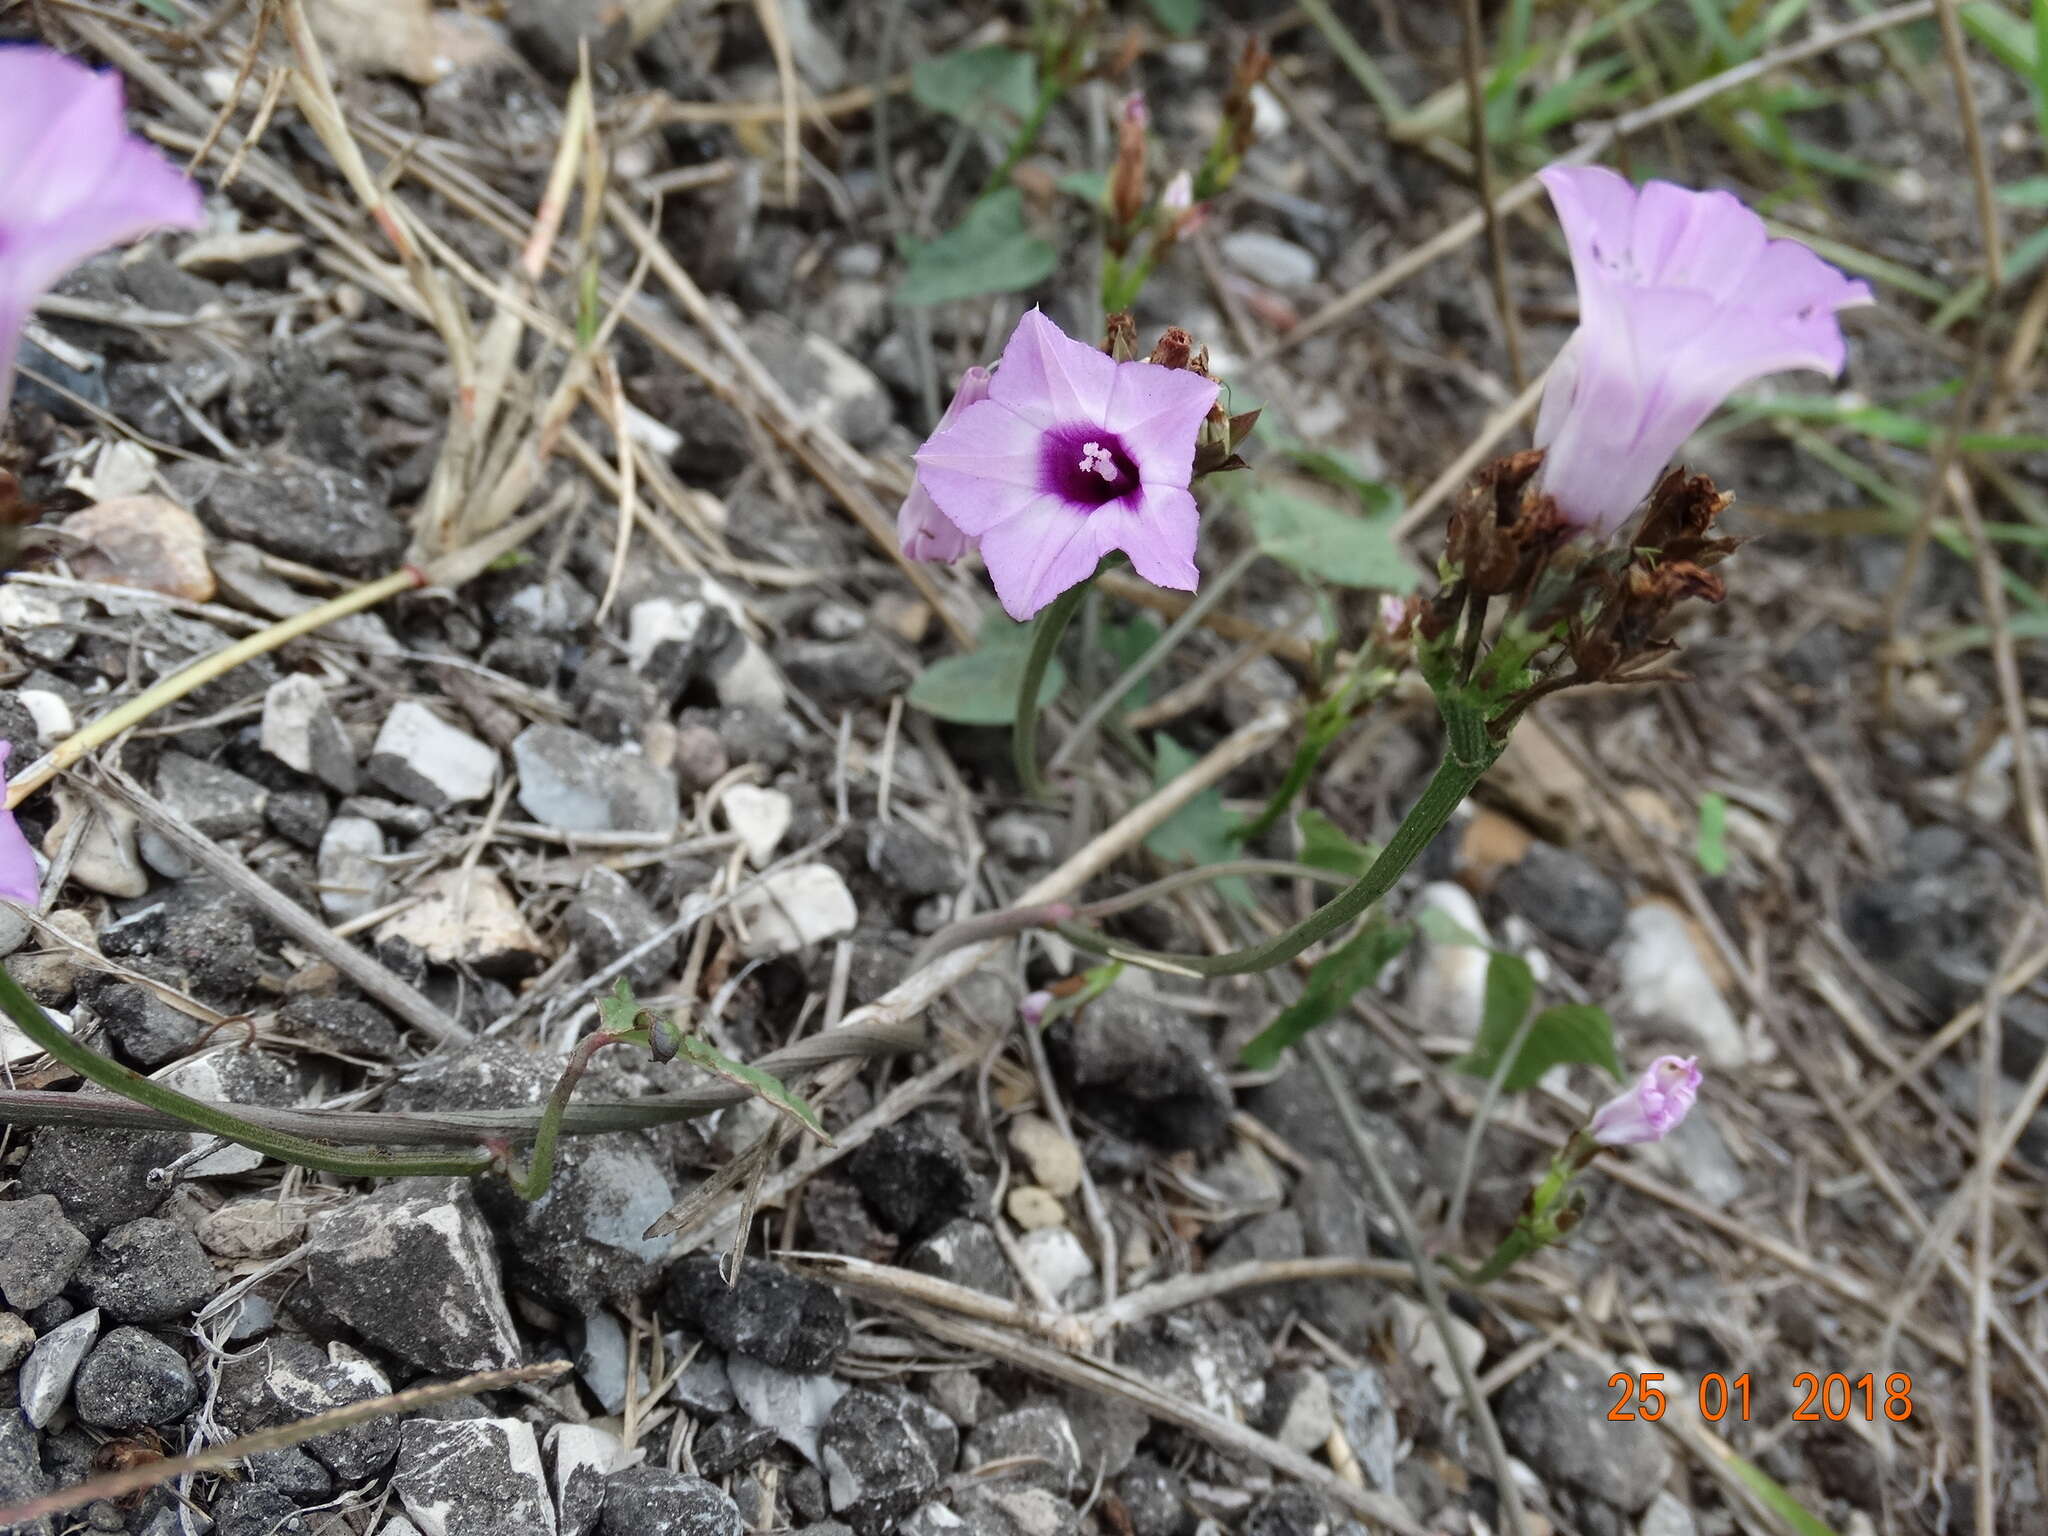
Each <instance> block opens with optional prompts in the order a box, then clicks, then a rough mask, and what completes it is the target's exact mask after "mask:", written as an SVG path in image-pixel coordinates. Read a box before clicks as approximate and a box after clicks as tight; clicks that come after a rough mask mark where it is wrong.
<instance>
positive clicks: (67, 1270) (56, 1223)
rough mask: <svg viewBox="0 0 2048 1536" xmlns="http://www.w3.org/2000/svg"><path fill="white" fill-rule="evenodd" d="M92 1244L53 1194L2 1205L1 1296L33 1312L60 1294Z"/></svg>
mask: <svg viewBox="0 0 2048 1536" xmlns="http://www.w3.org/2000/svg"><path fill="white" fill-rule="evenodd" d="M91 1247H92V1244H91V1242H90V1241H88V1239H87V1238H86V1235H85V1234H84V1233H83V1232H81V1231H79V1230H78V1228H76V1227H74V1226H73V1225H72V1224H71V1223H70V1222H68V1221H66V1220H65V1219H64V1208H63V1207H62V1206H61V1205H59V1204H58V1203H57V1197H56V1196H54V1195H30V1196H28V1197H27V1198H26V1199H21V1200H4V1201H0V1297H5V1298H6V1301H7V1305H8V1306H10V1307H12V1308H14V1310H15V1311H17V1312H30V1311H33V1310H34V1309H35V1308H37V1307H40V1306H41V1305H42V1304H43V1303H44V1302H46V1301H49V1300H50V1299H51V1298H52V1297H54V1296H56V1295H57V1294H58V1293H59V1292H61V1291H62V1290H63V1289H64V1287H65V1286H67V1285H69V1284H70V1283H71V1277H72V1276H73V1275H75V1274H77V1273H78V1266H79V1265H81V1264H83V1263H84V1262H85V1256H86V1254H87V1252H88V1251H90V1249H91Z"/></svg>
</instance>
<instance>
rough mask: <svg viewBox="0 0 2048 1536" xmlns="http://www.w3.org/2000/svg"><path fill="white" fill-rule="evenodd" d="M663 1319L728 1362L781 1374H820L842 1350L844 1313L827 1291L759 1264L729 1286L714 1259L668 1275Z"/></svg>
mask: <svg viewBox="0 0 2048 1536" xmlns="http://www.w3.org/2000/svg"><path fill="white" fill-rule="evenodd" d="M667 1295H668V1311H669V1315H670V1316H671V1317H673V1318H675V1319H676V1320H677V1321H678V1322H680V1323H681V1324H682V1325H683V1326H684V1327H686V1328H692V1329H694V1330H696V1331H697V1332H698V1333H701V1334H703V1335H704V1337H705V1338H707V1339H709V1340H710V1341H711V1342H712V1343H713V1344H716V1345H717V1346H718V1347H719V1348H720V1349H723V1350H724V1351H725V1352H726V1353H727V1354H733V1355H744V1356H746V1357H747V1358H748V1359H750V1360H759V1361H760V1362H761V1363H762V1364H764V1365H772V1366H775V1367H777V1368H779V1369H781V1370H785V1371H795V1372H806V1371H819V1370H823V1369H824V1368H825V1367H826V1366H828V1365H830V1364H831V1362H832V1360H833V1358H834V1357H835V1356H837V1355H838V1353H839V1351H840V1349H841V1348H842V1347H844V1345H845V1343H846V1334H847V1329H846V1307H845V1304H844V1303H843V1302H841V1301H840V1299H839V1297H838V1296H837V1295H836V1294H834V1292H833V1291H832V1289H831V1287H830V1286H826V1285H822V1284H820V1283H819V1282H818V1281H816V1280H811V1279H808V1278H806V1277H804V1276H802V1275H797V1274H793V1273H791V1272H790V1271H789V1270H786V1269H783V1268H781V1267H780V1266H778V1265H775V1264H769V1263H764V1262H762V1261H761V1260H758V1259H756V1260H751V1261H749V1262H748V1263H747V1264H746V1265H745V1266H744V1267H743V1268H742V1269H741V1271H740V1283H739V1284H738V1285H737V1286H728V1285H727V1284H726V1283H725V1277H724V1275H723V1274H721V1273H720V1262H719V1260H718V1259H716V1258H713V1257H708V1256H699V1257H694V1258H688V1259H685V1260H683V1262H682V1263H680V1264H678V1265H677V1266H676V1267H675V1268H674V1270H672V1271H671V1272H670V1274H669V1281H668V1292H667Z"/></svg>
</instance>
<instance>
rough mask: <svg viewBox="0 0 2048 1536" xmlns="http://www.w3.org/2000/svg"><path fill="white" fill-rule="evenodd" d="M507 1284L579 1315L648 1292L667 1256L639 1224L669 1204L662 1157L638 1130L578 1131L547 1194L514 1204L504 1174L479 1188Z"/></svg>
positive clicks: (665, 1246) (664, 1246) (663, 1242)
mask: <svg viewBox="0 0 2048 1536" xmlns="http://www.w3.org/2000/svg"><path fill="white" fill-rule="evenodd" d="M480 1193H481V1196H482V1204H483V1208H484V1210H485V1211H486V1212H487V1213H488V1214H489V1216H490V1218H491V1220H492V1222H493V1224H494V1225H495V1226H496V1228H497V1232H498V1237H499V1251H500V1253H501V1255H502V1257H503V1262H504V1266H505V1274H506V1277H507V1279H508V1280H510V1281H511V1282H512V1283H513V1284H515V1285H517V1286H519V1287H520V1288H521V1289H523V1290H526V1291H530V1292H531V1293H532V1294H534V1295H536V1296H538V1297H540V1298H541V1299H542V1300H544V1301H548V1302H551V1303H554V1304H555V1305H557V1306H566V1307H573V1308H574V1309H576V1310H577V1311H579V1312H586V1313H587V1312H593V1311H596V1310H598V1309H599V1308H602V1307H605V1306H608V1305H614V1304H624V1303H627V1302H629V1301H632V1300H633V1299H635V1298H637V1297H639V1296H641V1295H642V1294H644V1293H645V1292H647V1291H649V1290H652V1289H653V1288H654V1286H655V1284H656V1283H657V1281H659V1279H660V1278H661V1267H662V1265H663V1263H664V1262H665V1261H666V1260H667V1258H668V1250H669V1243H668V1240H667V1239H666V1238H660V1237H654V1238H650V1237H648V1236H647V1235H646V1234H647V1229H648V1228H649V1227H650V1226H652V1225H653V1224H654V1223H655V1222H656V1221H658V1220H659V1219H660V1218H661V1216H662V1214H663V1213H664V1212H665V1211H667V1210H668V1208H669V1207H670V1206H671V1205H673V1204H674V1203H675V1200H676V1195H677V1191H676V1189H675V1188H674V1187H673V1186H672V1185H671V1184H670V1182H669V1178H668V1174H667V1172H666V1171H665V1169H664V1168H663V1166H662V1160H661V1159H660V1158H658V1157H656V1156H655V1154H654V1149H653V1147H652V1145H651V1144H650V1143H649V1142H648V1140H647V1139H646V1138H645V1137H644V1136H640V1135H636V1134H630V1133H626V1134H620V1135H614V1136H584V1137H578V1138H576V1139H574V1140H573V1141H569V1142H567V1143H565V1144H564V1145H563V1146H562V1147H561V1148H560V1149H559V1151H558V1153H557V1158H556V1163H555V1174H554V1179H553V1181H552V1183H551V1184H550V1185H549V1187H548V1192H547V1195H546V1197H545V1198H543V1199H540V1200H522V1199H520V1198H519V1195H518V1192H517V1191H515V1190H514V1189H512V1188H511V1186H510V1185H508V1184H506V1183H505V1182H504V1181H503V1180H502V1179H501V1180H496V1181H493V1182H489V1183H483V1184H482V1185H481V1186H480Z"/></svg>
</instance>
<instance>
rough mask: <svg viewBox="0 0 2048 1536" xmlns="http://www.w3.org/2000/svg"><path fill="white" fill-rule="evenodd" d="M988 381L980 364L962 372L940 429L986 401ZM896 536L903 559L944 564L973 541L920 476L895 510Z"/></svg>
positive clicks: (986, 371)
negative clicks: (951, 517)
mask: <svg viewBox="0 0 2048 1536" xmlns="http://www.w3.org/2000/svg"><path fill="white" fill-rule="evenodd" d="M988 384H989V371H988V370H987V369H986V368H983V367H981V366H979V365H977V366H975V367H973V368H970V369H968V370H967V371H966V372H965V373H963V374H961V375H960V385H959V387H958V388H957V389H955V390H954V391H953V398H952V400H951V401H950V402H949V403H948V404H947V406H946V413H945V414H944V415H943V416H941V417H940V418H939V430H940V431H941V432H943V431H945V430H946V428H948V427H950V426H951V425H952V424H953V423H954V422H955V421H957V420H959V418H960V413H961V412H962V411H964V410H966V409H967V407H968V406H970V405H973V404H974V403H975V402H976V401H978V400H986V399H987V398H988ZM896 537H897V539H898V540H899V541H900V542H901V543H902V545H903V554H904V557H905V558H906V559H909V560H924V561H927V562H934V561H935V562H938V563H940V564H944V565H951V564H952V563H953V562H954V561H955V560H958V559H959V558H960V557H961V556H962V555H964V554H966V553H967V551H968V549H969V548H970V547H972V545H973V542H974V541H973V540H972V539H970V538H968V537H967V535H966V534H964V533H962V532H961V531H960V530H959V529H958V528H956V527H955V526H954V525H953V522H952V520H951V519H950V518H948V517H947V516H946V514H945V513H943V512H941V511H940V510H939V508H938V503H936V502H934V501H933V500H932V498H931V492H929V491H927V490H926V489H925V488H924V476H923V475H919V476H918V477H917V478H916V479H915V480H914V481H913V482H912V483H911V487H910V494H909V495H908V496H906V497H904V498H903V505H902V506H901V507H900V508H898V509H897V512H896Z"/></svg>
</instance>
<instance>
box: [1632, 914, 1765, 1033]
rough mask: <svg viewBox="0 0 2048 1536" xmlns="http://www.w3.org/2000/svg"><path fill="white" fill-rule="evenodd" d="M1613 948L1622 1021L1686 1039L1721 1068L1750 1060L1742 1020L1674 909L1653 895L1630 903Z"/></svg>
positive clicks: (1683, 920) (1682, 919) (1683, 921)
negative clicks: (1649, 899)
mask: <svg viewBox="0 0 2048 1536" xmlns="http://www.w3.org/2000/svg"><path fill="white" fill-rule="evenodd" d="M1613 953H1614V961H1615V969H1616V971H1617V972H1618V973H1619V975H1620V978H1621V991H1620V993H1619V994H1618V995H1617V996H1616V997H1615V1000H1614V1003H1613V1007H1612V1010H1611V1011H1612V1012H1613V1013H1614V1014H1615V1015H1616V1017H1617V1018H1618V1019H1620V1020H1621V1021H1622V1022H1623V1023H1625V1024H1626V1023H1629V1022H1634V1023H1637V1024H1642V1025H1648V1026H1650V1027H1651V1028H1653V1029H1658V1030H1663V1031H1666V1032H1668V1033H1670V1034H1674V1035H1678V1036H1681V1037H1682V1038H1684V1039H1686V1040H1689V1041H1691V1042H1692V1043H1693V1044H1695V1045H1697V1046H1698V1047H1699V1050H1700V1054H1701V1055H1702V1056H1704V1057H1705V1058H1706V1059H1707V1064H1708V1065H1709V1066H1710V1067H1719V1068H1722V1069H1724V1070H1725V1069H1730V1068H1734V1067H1739V1066H1742V1065H1744V1064H1745V1063H1746V1062H1748V1061H1749V1059H1750V1051H1749V1047H1748V1044H1747V1043H1746V1042H1745V1041H1744V1039H1743V1036H1742V1026H1741V1025H1740V1024H1738V1023H1737V1022H1736V1018H1735V1012H1734V1010H1733V1009H1731V1008H1730V1007H1729V1006H1728V1003H1727V1000H1726V999H1725V998H1723V997H1722V996H1721V991H1720V989H1719V988H1718V987H1716V986H1715V985H1714V978H1713V975H1712V974H1711V973H1710V972H1709V971H1708V970H1707V967H1706V964H1705V962H1704V961H1702V960H1701V959H1700V956H1699V951H1698V950H1697V949H1695V948H1694V947H1693V941H1692V934H1691V932H1690V931H1689V930H1688V929H1687V928H1686V925H1685V919H1684V918H1682V917H1681V916H1679V914H1678V913H1676V912H1674V911H1673V910H1672V909H1671V908H1669V907H1667V906H1665V905H1663V904H1662V903H1661V902H1654V901H1653V902H1645V903H1644V904H1643V905H1641V906H1639V907H1636V908H1633V909H1632V910H1631V911H1630V912H1629V914H1628V921H1627V922H1625V923H1624V924H1623V925H1622V930H1621V938H1620V939H1619V940H1617V941H1616V944H1615V948H1614V952H1613Z"/></svg>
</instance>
